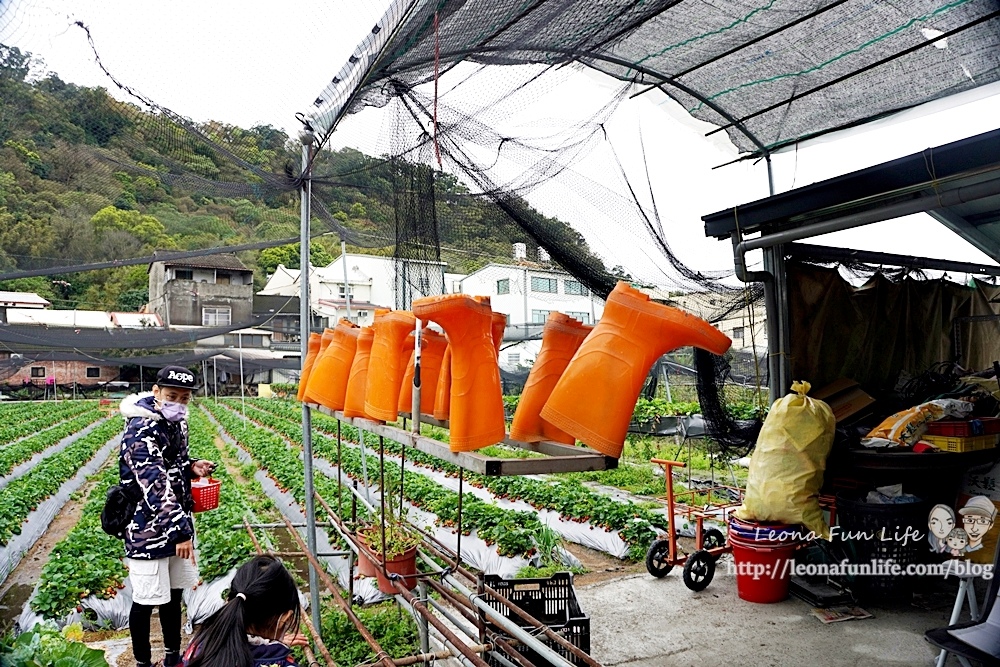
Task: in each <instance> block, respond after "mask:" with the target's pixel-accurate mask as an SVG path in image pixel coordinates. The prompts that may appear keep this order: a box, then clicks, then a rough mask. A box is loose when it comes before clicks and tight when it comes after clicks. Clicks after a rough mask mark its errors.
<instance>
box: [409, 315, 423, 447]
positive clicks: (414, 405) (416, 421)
mask: <svg viewBox="0 0 1000 667" xmlns="http://www.w3.org/2000/svg"><path fill="white" fill-rule="evenodd" d="M420 325H421V322H420V319H419V318H417V324H416V336H414V338H413V400H412V401H410V419H411V420H412V421H413V426H412V430H413V432H414V433H418V434H419V433H420V399H421V396H420V350H421V348H423V343H421V341H420V335H421V334H420Z"/></svg>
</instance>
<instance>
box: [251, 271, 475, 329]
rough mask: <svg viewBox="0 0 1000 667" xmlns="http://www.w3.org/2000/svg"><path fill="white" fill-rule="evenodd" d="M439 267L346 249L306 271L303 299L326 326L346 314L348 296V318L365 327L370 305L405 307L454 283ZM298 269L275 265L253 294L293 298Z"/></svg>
mask: <svg viewBox="0 0 1000 667" xmlns="http://www.w3.org/2000/svg"><path fill="white" fill-rule="evenodd" d="M345 259H346V263H347V280H346V284H345V279H344V263H345ZM445 266H446V265H445V263H444V262H425V261H421V260H396V259H393V258H392V257H381V256H378V255H361V254H355V253H347V254H346V255H342V256H340V257H338V258H337V259H335V260H334V261H333V262H332V263H331V264H330V265H328V266H321V267H313V268H312V269H310V271H309V302H310V304H311V306H312V309H313V312H315V313H317V314H318V315H320V316H322V317H323V318H326V320H327V323H328V324H331V325H332V324H335V323H336V322H337V320H338V319H339V318H341V317H347V298H346V297H347V295H348V294H350V301H351V317H350V319H351V321H353V322H355V323H357V324H360V325H362V326H367V325H370V324H371V323H372V322H373V321H374V319H375V309H376V308H395V309H406V308H409V305H410V303H412V302H413V300H414V299H418V298H420V297H423V296H432V295H435V294H443V293H445V291H446V288H448V287H449V286H450V287H454V286H455V284H456V283H458V282H459V280H456V276H455V275H454V274H446V273H445V270H444V269H445ZM397 269H398V270H397ZM299 273H300V271H299V270H298V269H289V268H286V267H285V266H282V265H278V268H277V269H276V270H275V272H274V274H273V275H271V276H270V277H269V278H268V281H267V284H266V285H265V286H264V289H262V290H261V291H260V292H258V294H260V295H262V296H272V295H273V296H298V295H299ZM449 278H450V279H449ZM348 290H349V291H348Z"/></svg>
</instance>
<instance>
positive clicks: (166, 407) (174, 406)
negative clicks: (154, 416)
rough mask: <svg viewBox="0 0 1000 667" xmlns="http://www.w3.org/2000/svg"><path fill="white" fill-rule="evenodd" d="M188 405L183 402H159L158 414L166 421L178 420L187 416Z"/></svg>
mask: <svg viewBox="0 0 1000 667" xmlns="http://www.w3.org/2000/svg"><path fill="white" fill-rule="evenodd" d="M187 412H188V407H187V406H186V405H184V404H183V403H171V402H170V401H164V402H163V403H161V404H160V414H161V415H163V418H164V419H166V420H167V421H168V422H179V421H181V420H182V419H184V418H185V417H187Z"/></svg>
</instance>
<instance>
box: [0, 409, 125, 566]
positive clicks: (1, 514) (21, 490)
mask: <svg viewBox="0 0 1000 667" xmlns="http://www.w3.org/2000/svg"><path fill="white" fill-rule="evenodd" d="M120 431H121V423H120V422H119V421H118V420H111V421H108V422H106V423H104V424H102V425H101V426H99V427H97V428H96V429H94V430H93V431H91V432H90V433H88V434H87V435H85V436H84V437H82V438H80V439H79V440H77V441H76V442H74V443H73V444H71V445H70V446H69V447H67V448H66V449H64V450H63V451H61V452H59V453H58V454H54V455H52V456H50V457H48V458H46V459H45V460H44V461H43V462H42V463H41V464H40V465H38V466H36V467H35V468H33V469H32V470H31V471H29V472H27V473H26V474H25V475H23V476H22V477H19V478H17V479H15V480H14V481H13V482H11V483H10V484H8V485H7V486H6V487H4V488H3V489H2V490H0V546H4V545H6V544H7V542H8V540H10V538H11V536H13V535H17V534H19V533H20V532H21V525H22V524H23V523H24V521H25V519H26V518H27V516H28V514H30V513H31V512H32V511H34V509H35V508H36V507H37V506H38V504H39V503H40V502H42V501H43V500H45V499H46V498H48V497H49V496H51V495H52V494H53V493H55V492H56V491H58V490H59V487H60V486H62V484H63V482H65V481H66V480H67V479H69V478H70V477H71V476H72V475H73V474H74V473H75V472H76V471H78V470H79V469H80V466H81V464H82V463H83V462H84V461H89V460H90V459H91V458H92V457H93V456H94V454H95V453H96V452H97V450H99V449H100V448H101V447H102V446H104V445H105V444H106V443H107V442H108V441H109V440H110V439H111V438H113V437H114V436H115V435H117V434H118V433H120Z"/></svg>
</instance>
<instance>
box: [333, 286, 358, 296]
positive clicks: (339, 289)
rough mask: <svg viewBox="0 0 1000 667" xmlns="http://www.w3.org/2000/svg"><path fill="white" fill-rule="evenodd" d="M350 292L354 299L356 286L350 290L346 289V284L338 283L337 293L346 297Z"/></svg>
mask: <svg viewBox="0 0 1000 667" xmlns="http://www.w3.org/2000/svg"><path fill="white" fill-rule="evenodd" d="M348 293H350V295H351V298H352V299H353V298H354V288H353V287H352V288H350V289H349V290H344V286H343V285H338V286H337V294H338V295H340V296H339V298H341V299H346V298H347V294H348Z"/></svg>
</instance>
